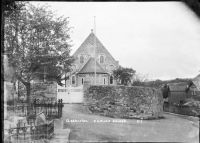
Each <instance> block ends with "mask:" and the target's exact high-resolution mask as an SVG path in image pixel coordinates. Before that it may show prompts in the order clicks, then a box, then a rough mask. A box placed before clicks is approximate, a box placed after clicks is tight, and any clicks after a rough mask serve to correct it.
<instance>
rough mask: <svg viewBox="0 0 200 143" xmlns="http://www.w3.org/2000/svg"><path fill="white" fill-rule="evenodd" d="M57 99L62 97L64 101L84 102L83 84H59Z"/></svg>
mask: <svg viewBox="0 0 200 143" xmlns="http://www.w3.org/2000/svg"><path fill="white" fill-rule="evenodd" d="M57 99H62V100H63V103H82V102H83V86H78V87H71V86H70V87H62V86H59V85H58V86H57Z"/></svg>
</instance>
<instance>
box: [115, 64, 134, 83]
mask: <svg viewBox="0 0 200 143" xmlns="http://www.w3.org/2000/svg"><path fill="white" fill-rule="evenodd" d="M135 72H136V71H135V70H133V69H132V68H124V67H121V66H120V67H119V68H118V69H116V70H114V71H113V75H114V78H115V79H116V80H117V81H119V82H120V83H121V84H122V85H128V83H131V80H132V78H133V75H134V74H135Z"/></svg>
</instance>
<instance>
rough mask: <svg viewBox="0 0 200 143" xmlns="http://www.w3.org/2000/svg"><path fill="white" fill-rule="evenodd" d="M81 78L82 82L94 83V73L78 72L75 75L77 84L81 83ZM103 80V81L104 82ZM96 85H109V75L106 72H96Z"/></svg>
mask: <svg viewBox="0 0 200 143" xmlns="http://www.w3.org/2000/svg"><path fill="white" fill-rule="evenodd" d="M82 79H83V83H84V84H93V85H94V84H95V76H94V74H78V75H77V86H80V85H82ZM104 80H105V83H104ZM96 84H97V85H109V76H108V75H107V74H96Z"/></svg>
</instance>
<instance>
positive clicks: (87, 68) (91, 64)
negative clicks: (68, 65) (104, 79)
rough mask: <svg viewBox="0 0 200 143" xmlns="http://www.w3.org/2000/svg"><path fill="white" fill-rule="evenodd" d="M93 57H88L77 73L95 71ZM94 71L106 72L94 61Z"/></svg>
mask: <svg viewBox="0 0 200 143" xmlns="http://www.w3.org/2000/svg"><path fill="white" fill-rule="evenodd" d="M94 65H95V59H94V58H90V59H89V60H88V61H87V63H86V64H85V65H84V66H83V68H82V69H81V70H80V71H79V72H78V73H82V74H85V73H94V72H95V66H94ZM96 73H107V72H106V71H105V70H104V69H103V68H102V67H101V66H100V65H99V63H98V62H97V61H96Z"/></svg>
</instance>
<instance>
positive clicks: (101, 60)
mask: <svg viewBox="0 0 200 143" xmlns="http://www.w3.org/2000/svg"><path fill="white" fill-rule="evenodd" d="M100 63H101V64H103V63H104V56H102V55H101V56H100Z"/></svg>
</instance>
